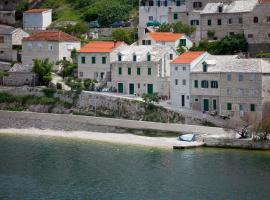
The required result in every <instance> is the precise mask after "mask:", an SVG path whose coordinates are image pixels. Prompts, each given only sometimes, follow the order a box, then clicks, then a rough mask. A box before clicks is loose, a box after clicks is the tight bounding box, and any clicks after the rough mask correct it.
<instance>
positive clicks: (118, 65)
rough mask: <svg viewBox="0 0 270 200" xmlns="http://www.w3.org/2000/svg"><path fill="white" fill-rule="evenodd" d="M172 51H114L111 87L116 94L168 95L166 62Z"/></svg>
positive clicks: (156, 48)
mask: <svg viewBox="0 0 270 200" xmlns="http://www.w3.org/2000/svg"><path fill="white" fill-rule="evenodd" d="M175 57H176V51H175V50H174V49H173V48H171V47H169V46H162V45H149V46H144V45H139V46H129V47H126V48H123V49H121V50H119V51H116V52H114V54H113V61H112V63H111V74H112V82H111V86H112V87H113V88H114V89H116V90H117V92H118V93H123V94H129V95H139V96H141V95H143V94H145V93H148V94H152V93H155V92H157V93H159V94H160V95H161V96H162V97H164V98H169V96H170V87H169V83H170V82H169V81H170V61H171V60H173V59H174V58H175Z"/></svg>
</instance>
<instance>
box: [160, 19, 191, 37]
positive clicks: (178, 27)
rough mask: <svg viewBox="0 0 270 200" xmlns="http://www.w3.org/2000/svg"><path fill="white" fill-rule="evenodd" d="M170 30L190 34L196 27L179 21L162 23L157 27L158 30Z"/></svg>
mask: <svg viewBox="0 0 270 200" xmlns="http://www.w3.org/2000/svg"><path fill="white" fill-rule="evenodd" d="M172 30H173V32H174V33H185V34H186V35H189V36H190V35H191V34H192V33H194V32H195V31H196V28H195V27H193V26H189V25H187V24H183V23H181V22H177V23H172V24H162V25H161V26H160V27H159V29H158V32H171V31H172Z"/></svg>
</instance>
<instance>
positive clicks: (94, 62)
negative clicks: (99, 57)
mask: <svg viewBox="0 0 270 200" xmlns="http://www.w3.org/2000/svg"><path fill="white" fill-rule="evenodd" d="M92 64H96V57H95V56H92Z"/></svg>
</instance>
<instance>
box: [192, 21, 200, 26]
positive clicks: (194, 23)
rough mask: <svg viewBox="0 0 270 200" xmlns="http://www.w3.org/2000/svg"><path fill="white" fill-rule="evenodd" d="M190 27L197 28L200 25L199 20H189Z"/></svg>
mask: <svg viewBox="0 0 270 200" xmlns="http://www.w3.org/2000/svg"><path fill="white" fill-rule="evenodd" d="M190 25H191V26H199V25H200V21H199V20H191V21H190Z"/></svg>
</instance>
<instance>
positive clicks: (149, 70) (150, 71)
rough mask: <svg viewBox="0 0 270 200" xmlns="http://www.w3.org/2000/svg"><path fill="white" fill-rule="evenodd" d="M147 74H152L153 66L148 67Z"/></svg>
mask: <svg viewBox="0 0 270 200" xmlns="http://www.w3.org/2000/svg"><path fill="white" fill-rule="evenodd" d="M147 74H148V75H149V76H150V75H151V74H152V68H150V67H148V69H147Z"/></svg>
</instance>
